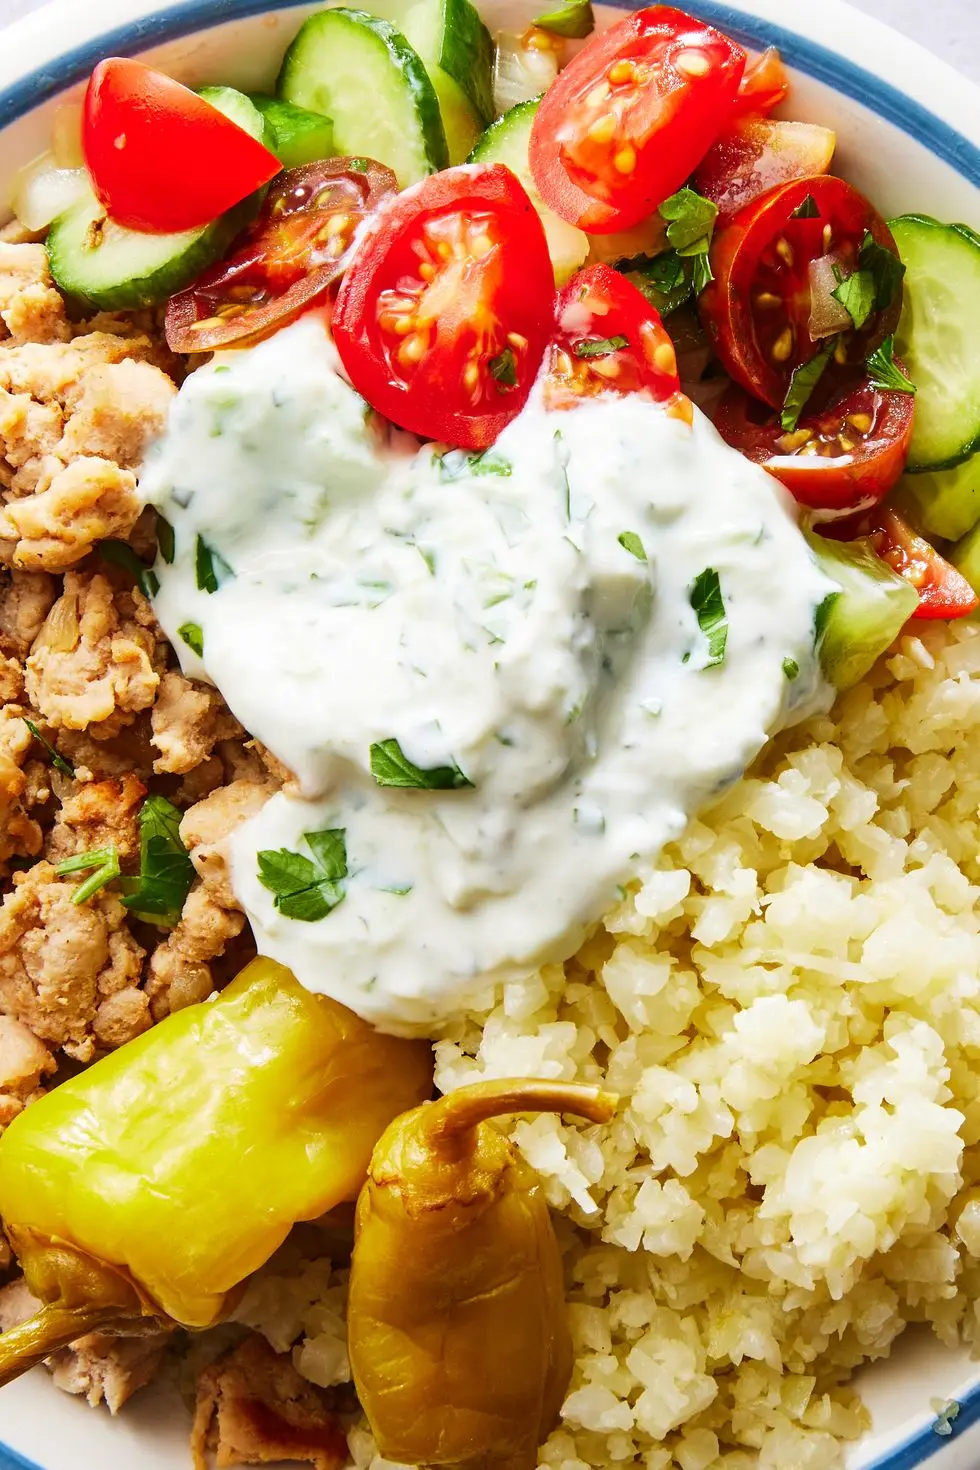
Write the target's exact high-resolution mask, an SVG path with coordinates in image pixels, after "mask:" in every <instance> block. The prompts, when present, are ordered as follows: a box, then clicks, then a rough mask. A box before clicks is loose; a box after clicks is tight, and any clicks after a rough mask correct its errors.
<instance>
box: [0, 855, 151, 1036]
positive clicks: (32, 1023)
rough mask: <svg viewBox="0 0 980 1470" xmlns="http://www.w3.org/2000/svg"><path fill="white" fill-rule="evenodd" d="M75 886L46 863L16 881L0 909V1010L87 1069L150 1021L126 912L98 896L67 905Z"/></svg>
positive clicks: (106, 897)
mask: <svg viewBox="0 0 980 1470" xmlns="http://www.w3.org/2000/svg"><path fill="white" fill-rule="evenodd" d="M76 887H77V880H76V879H74V878H72V879H59V878H58V876H57V874H56V873H55V870H54V868H53V867H52V866H51V865H50V864H49V863H46V862H41V863H38V864H36V866H35V867H33V868H31V869H29V870H28V871H27V872H26V873H18V874H17V875H15V877H14V886H13V890H12V892H10V893H8V894H7V895H6V897H5V899H4V902H3V906H2V908H0V1011H3V1012H4V1013H6V1014H7V1015H9V1016H14V1017H15V1018H16V1019H17V1020H19V1021H22V1022H23V1023H24V1025H25V1026H27V1027H29V1028H30V1030H31V1031H33V1032H34V1035H35V1036H37V1037H38V1038H39V1039H40V1040H41V1041H44V1042H46V1043H48V1045H50V1046H53V1047H61V1048H62V1049H63V1050H64V1051H65V1052H66V1053H67V1054H68V1055H69V1056H71V1057H74V1058H75V1059H76V1060H77V1061H80V1062H89V1061H91V1060H92V1059H93V1057H94V1056H95V1055H96V1052H97V1050H99V1049H100V1048H101V1049H103V1050H110V1049H112V1048H114V1047H117V1046H121V1045H122V1044H123V1042H125V1041H129V1040H131V1039H132V1037H134V1036H138V1035H139V1034H140V1032H142V1031H145V1030H146V1029H147V1027H148V1026H149V1025H150V1024H151V1022H150V1010H149V1003H148V1000H147V997H146V995H145V994H144V992H143V991H141V990H140V989H139V983H140V976H141V971H142V965H143V957H144V951H143V949H142V948H141V947H140V945H138V944H137V942H136V940H135V939H134V938H133V936H132V934H131V933H130V932H129V929H128V928H127V926H126V910H125V909H124V908H123V906H122V904H121V903H120V902H119V900H118V899H117V898H115V897H114V896H113V895H112V894H110V893H108V892H106V891H105V890H103V892H101V893H99V894H97V895H96V897H95V898H93V899H92V900H90V901H89V902H88V903H85V904H74V903H73V902H72V895H73V893H74V891H75V888H76Z"/></svg>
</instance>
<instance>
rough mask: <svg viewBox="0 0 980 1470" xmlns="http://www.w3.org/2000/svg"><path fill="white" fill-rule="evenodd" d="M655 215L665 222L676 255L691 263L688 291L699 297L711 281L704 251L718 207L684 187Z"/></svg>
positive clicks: (711, 275)
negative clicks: (690, 290)
mask: <svg viewBox="0 0 980 1470" xmlns="http://www.w3.org/2000/svg"><path fill="white" fill-rule="evenodd" d="M659 214H660V217H661V219H665V220H667V221H668V224H667V240H668V243H669V244H670V245H672V246H673V248H674V249H675V250H676V251H677V254H678V256H683V257H686V258H688V259H690V260H691V268H692V279H691V289H692V291H693V292H694V295H695V296H700V294H701V292H702V291H703V290H704V288H705V286H706V285H707V284H708V282H709V281H711V280H713V279H714V274H713V272H712V269H711V264H710V262H709V260H708V252H709V250H710V249H711V236H712V234H713V232H714V228H715V220H716V219H717V217H718V206H717V204H712V202H711V200H710V199H705V198H704V197H703V196H702V195H701V194H698V193H697V191H696V190H694V189H691V188H688V187H687V186H686V185H685V187H684V188H683V189H678V191H677V193H676V194H672V195H671V196H670V198H669V199H665V200H664V202H663V204H661V206H660V210H659Z"/></svg>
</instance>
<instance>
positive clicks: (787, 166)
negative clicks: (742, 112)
mask: <svg viewBox="0 0 980 1470" xmlns="http://www.w3.org/2000/svg"><path fill="white" fill-rule="evenodd" d="M836 141H837V139H836V136H835V134H834V133H832V132H831V130H830V128H822V127H819V126H818V125H817V124H816V123H801V122H771V121H769V120H768V119H766V118H761V117H746V118H742V119H741V120H740V121H738V122H737V123H736V124H735V126H734V127H732V128H729V129H728V130H727V131H726V132H724V133H722V135H721V137H720V138H718V140H717V141H716V142H715V143H713V144H712V145H711V147H710V148H709V149H708V152H707V153H706V154H705V156H704V158H703V159H702V160H701V162H700V164H699V165H698V167H697V169H696V171H695V174H694V178H693V179H692V180H691V182H692V185H693V187H694V188H695V189H696V190H697V192H698V193H699V194H703V195H704V197H705V199H710V200H711V202H712V204H716V205H717V206H718V218H717V220H716V221H715V228H716V229H720V228H721V226H722V225H725V224H727V223H728V221H729V220H730V219H732V218H733V217H734V216H735V215H736V214H738V212H739V210H740V209H744V208H745V207H746V205H748V204H751V203H752V201H753V200H754V199H758V198H759V196H760V195H762V194H765V193H767V192H768V191H769V190H770V189H774V188H776V187H777V186H778V185H779V184H786V183H789V182H790V181H791V180H793V179H805V178H812V177H813V175H814V174H825V173H826V172H827V170H828V169H829V168H830V162H831V159H832V158H833V156H834V145H835V143H836Z"/></svg>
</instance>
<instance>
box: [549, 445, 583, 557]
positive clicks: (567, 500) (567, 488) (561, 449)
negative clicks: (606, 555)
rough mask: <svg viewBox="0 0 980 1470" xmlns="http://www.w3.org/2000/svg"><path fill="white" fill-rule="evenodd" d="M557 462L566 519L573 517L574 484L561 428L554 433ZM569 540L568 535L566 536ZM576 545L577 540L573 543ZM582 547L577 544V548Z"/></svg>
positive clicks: (559, 486) (559, 485)
mask: <svg viewBox="0 0 980 1470" xmlns="http://www.w3.org/2000/svg"><path fill="white" fill-rule="evenodd" d="M554 445H555V464H556V465H557V467H558V488H559V490H560V491H561V492H562V494H563V496H564V504H565V520H566V521H570V520H571V519H572V486H571V483H570V481H569V478H568V450H567V449H566V448H565V436H564V434H563V433H562V431H561V429H556V430H555V434H554ZM566 540H567V537H566ZM571 544H572V545H573V546H575V542H574V541H573V542H572V543H571ZM579 549H580V548H579V547H577V546H575V550H576V551H578V550H579Z"/></svg>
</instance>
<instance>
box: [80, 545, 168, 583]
mask: <svg viewBox="0 0 980 1470" xmlns="http://www.w3.org/2000/svg"><path fill="white" fill-rule="evenodd" d="M96 550H97V551H98V553H99V555H100V556H101V557H102V559H103V561H107V562H111V563H112V565H113V566H116V567H122V568H123V569H124V571H127V572H129V574H130V576H131V577H133V578H134V580H135V582H136V585H137V587H138V588H139V589H140V591H141V592H142V594H143V596H144V597H156V595H157V593H158V592H159V591H160V579H159V577H158V576H157V574H156V572H155V571H154V570H153V568H152V567H148V566H146V565H144V563H143V562H141V561H140V559H139V557H138V556H137V555H136V552H135V551H134V550H133V548H132V547H131V546H129V545H127V543H126V542H125V541H116V540H112V539H110V540H108V541H100V542H99V543H98V546H97V547H96Z"/></svg>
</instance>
